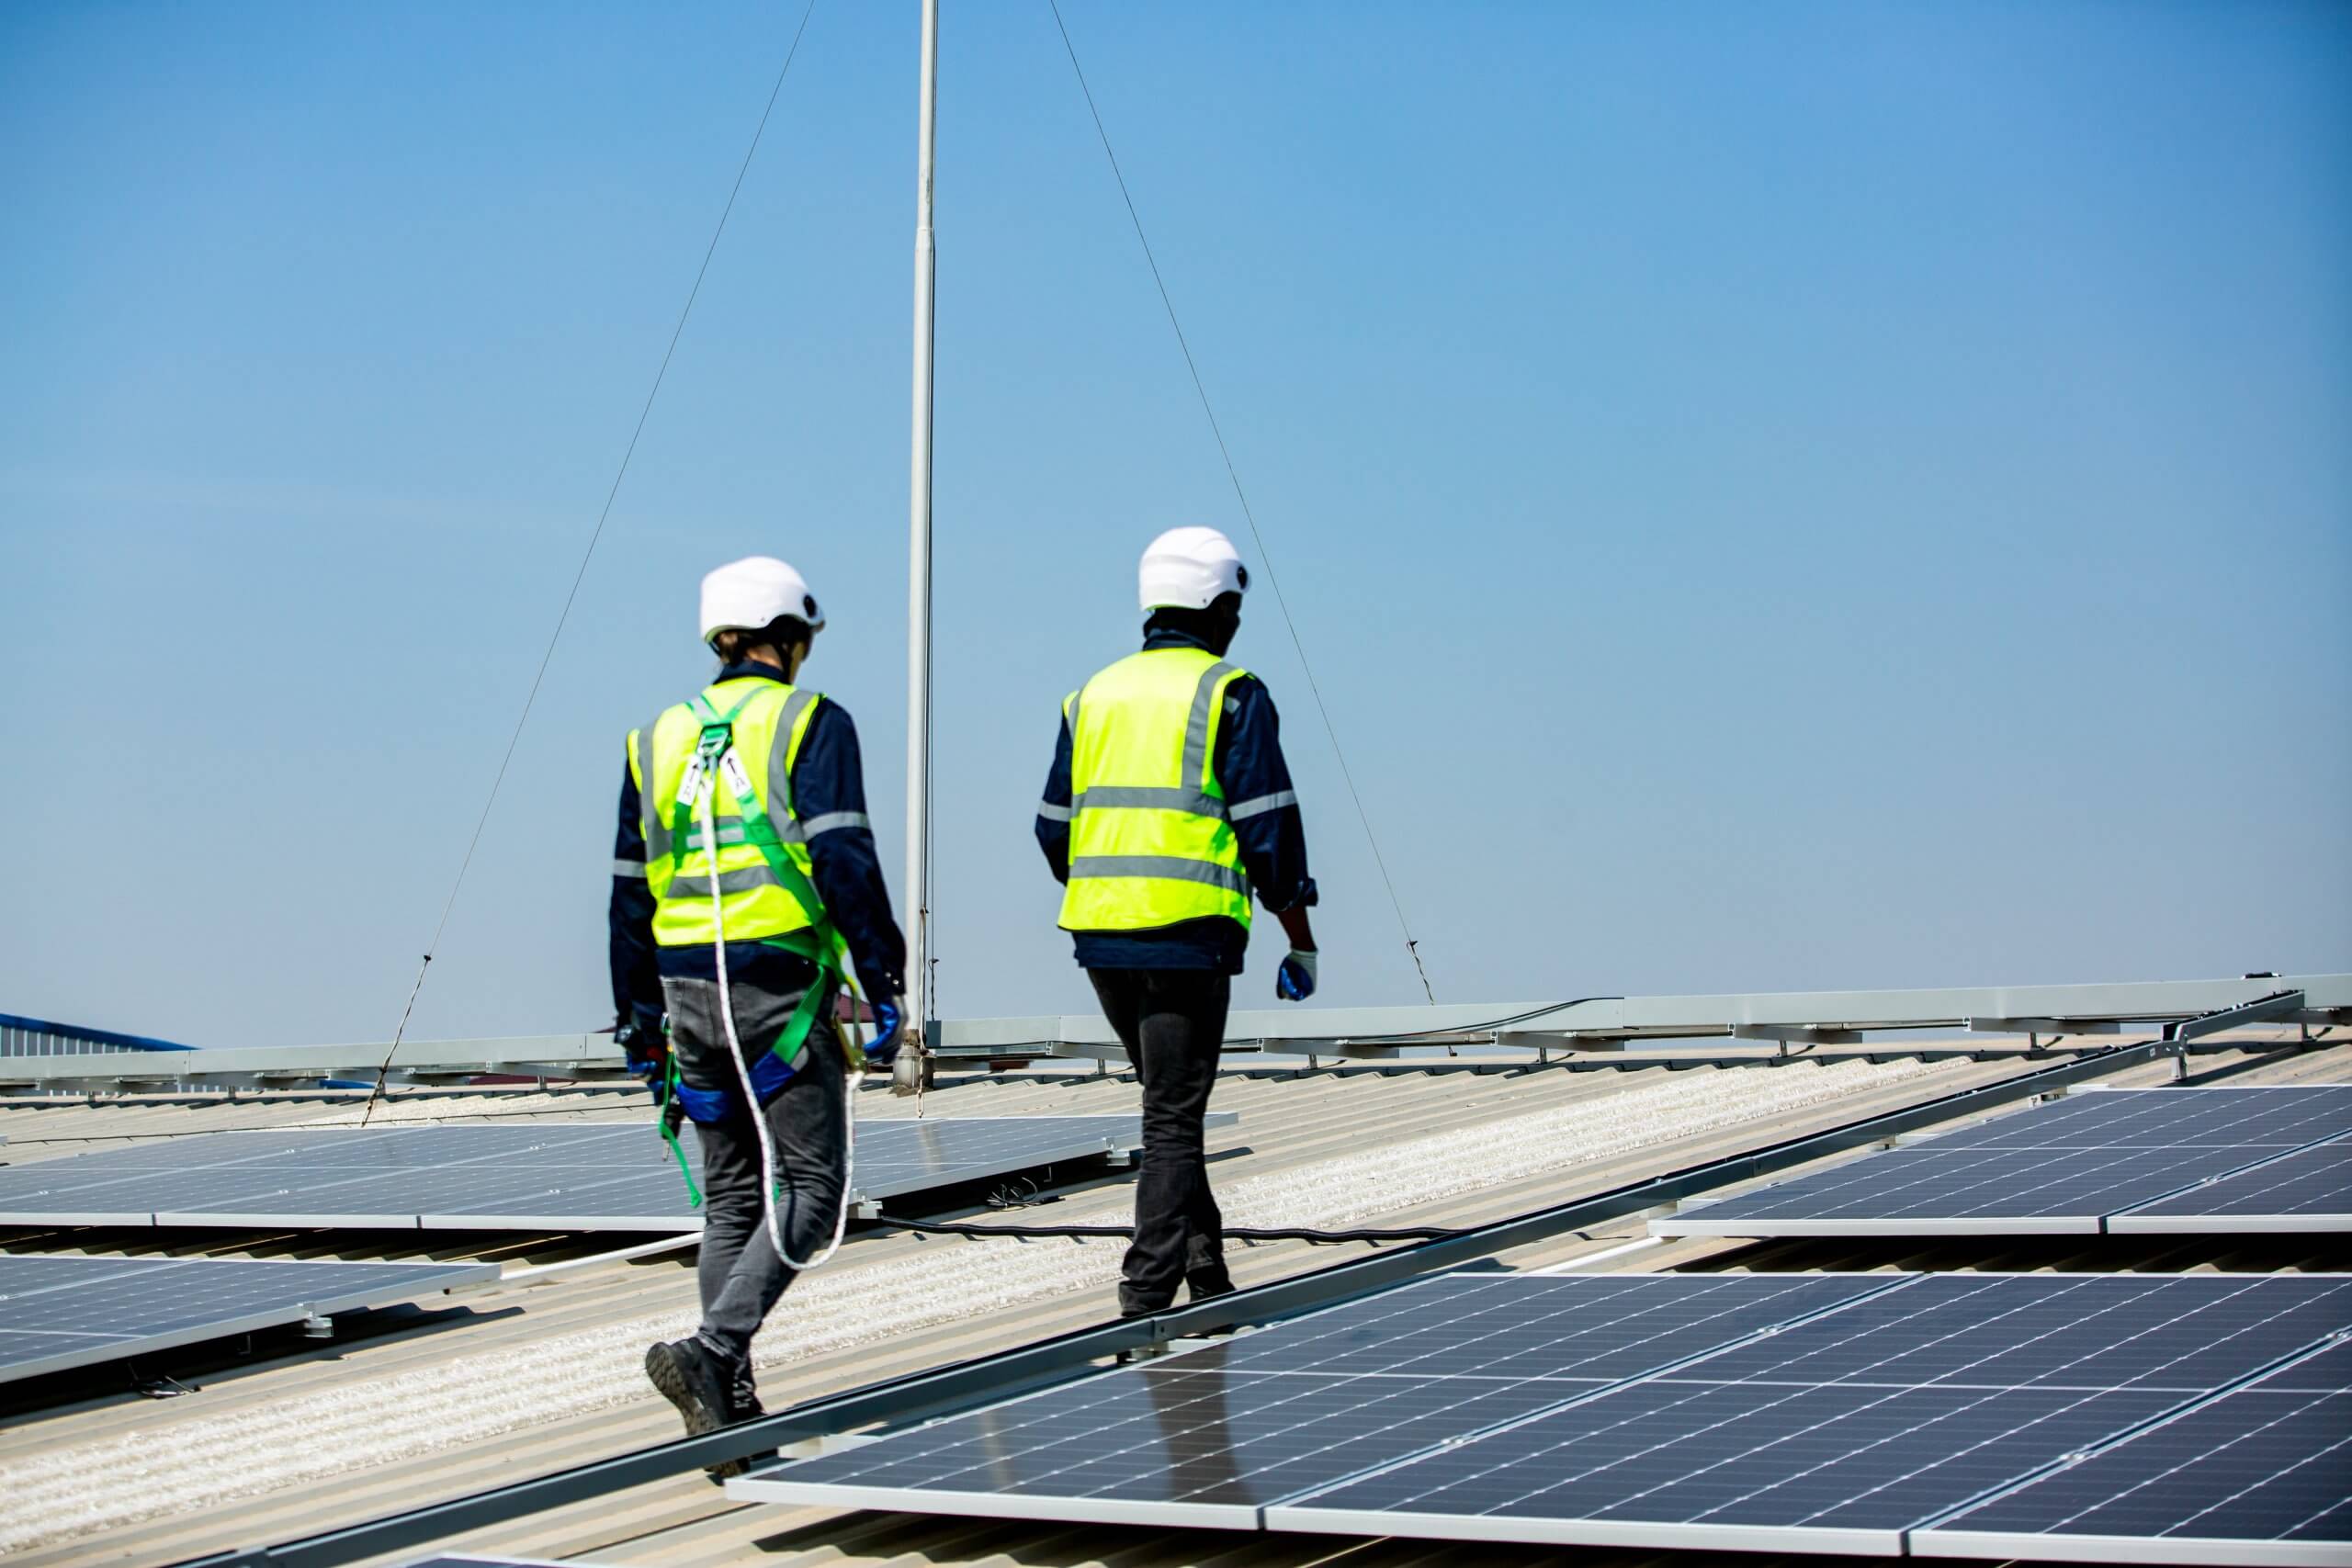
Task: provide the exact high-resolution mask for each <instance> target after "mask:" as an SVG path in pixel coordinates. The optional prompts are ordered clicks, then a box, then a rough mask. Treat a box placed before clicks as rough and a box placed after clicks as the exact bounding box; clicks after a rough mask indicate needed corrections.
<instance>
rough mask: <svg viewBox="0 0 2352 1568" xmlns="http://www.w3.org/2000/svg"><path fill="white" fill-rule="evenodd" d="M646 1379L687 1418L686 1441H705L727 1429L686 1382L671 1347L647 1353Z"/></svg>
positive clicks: (665, 1346)
mask: <svg viewBox="0 0 2352 1568" xmlns="http://www.w3.org/2000/svg"><path fill="white" fill-rule="evenodd" d="M645 1375H646V1378H647V1379H648V1380H649V1381H650V1382H651V1383H652V1384H653V1386H654V1387H655V1388H657V1389H659V1390H661V1392H662V1398H664V1399H666V1400H668V1401H669V1402H670V1403H671V1404H674V1405H676V1406H677V1407H678V1414H679V1415H680V1416H684V1417H685V1422H686V1436H687V1437H689V1438H699V1437H703V1436H706V1435H707V1434H708V1433H711V1432H716V1431H718V1429H719V1428H720V1427H724V1426H726V1425H727V1423H726V1422H724V1421H722V1420H720V1419H719V1417H718V1412H717V1411H715V1410H713V1409H712V1408H711V1407H710V1406H709V1405H708V1404H705V1403H704V1402H703V1400H702V1397H701V1395H699V1394H697V1393H695V1391H694V1386H693V1385H692V1384H691V1383H689V1382H686V1375H685V1372H684V1371H683V1370H682V1369H681V1368H680V1367H679V1365H678V1359H677V1357H676V1356H674V1355H673V1354H672V1353H671V1350H670V1347H669V1346H667V1345H656V1346H654V1347H652V1348H650V1349H649V1350H647V1351H646V1352H645Z"/></svg>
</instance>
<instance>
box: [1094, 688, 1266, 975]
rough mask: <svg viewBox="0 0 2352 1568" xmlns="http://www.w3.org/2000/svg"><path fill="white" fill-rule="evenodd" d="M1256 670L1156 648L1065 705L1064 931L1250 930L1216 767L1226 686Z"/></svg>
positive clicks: (1245, 880) (1246, 891)
mask: <svg viewBox="0 0 2352 1568" xmlns="http://www.w3.org/2000/svg"><path fill="white" fill-rule="evenodd" d="M1247 673H1249V671H1245V670H1243V669H1242V668H1241V667H1240V666H1239V665H1238V664H1228V663H1227V662H1226V661H1225V660H1221V659H1219V658H1218V657H1217V656H1216V654H1214V653H1211V652H1209V651H1208V650H1207V649H1203V648H1152V649H1144V650H1143V651H1142V652H1141V653H1136V654H1131V655H1129V656H1128V657H1127V658H1125V659H1122V660H1119V661H1118V662H1117V663H1116V664H1114V665H1112V666H1111V667H1110V668H1109V669H1107V670H1104V671H1102V672H1101V673H1100V674H1098V675H1096V676H1095V677H1094V678H1093V679H1092V680H1091V681H1089V682H1086V684H1085V685H1084V686H1082V687H1080V689H1079V690H1078V691H1076V692H1074V693H1072V694H1070V696H1069V700H1068V701H1067V702H1065V703H1064V704H1063V705H1062V716H1063V717H1064V718H1066V719H1067V720H1068V721H1069V734H1070V769H1069V773H1070V807H1069V811H1070V829H1069V886H1068V888H1067V890H1066V891H1065V892H1064V893H1063V896H1062V914H1061V925H1062V929H1063V930H1064V931H1149V930H1151V929H1153V928H1154V927H1158V926H1168V925H1173V924H1175V923H1176V922H1177V921H1179V920H1193V919H1201V918H1203V917H1204V916H1210V915H1225V916H1228V917H1230V918H1231V919H1237V920H1239V921H1240V922H1241V923H1242V925H1244V926H1245V927H1246V926H1248V925H1249V923H1250V878H1249V876H1248V874H1245V873H1244V872H1243V870H1242V868H1241V852H1240V847H1239V845H1238V843H1237V842H1236V841H1235V840H1234V836H1233V824H1232V821H1231V820H1230V818H1229V816H1228V813H1227V802H1226V798H1225V790H1224V788H1223V786H1222V785H1220V784H1218V783H1217V779H1216V768H1215V766H1214V759H1215V757H1216V738H1217V732H1218V728H1219V727H1220V726H1221V725H1222V724H1223V722H1224V719H1225V698H1226V689H1227V687H1228V686H1230V685H1232V684H1233V682H1234V681H1235V680H1236V679H1238V677H1240V676H1242V675H1245V674H1247Z"/></svg>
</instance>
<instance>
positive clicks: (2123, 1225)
mask: <svg viewBox="0 0 2352 1568" xmlns="http://www.w3.org/2000/svg"><path fill="white" fill-rule="evenodd" d="M2346 1138H2352V1086H2333V1085H2331V1086H2322V1087H2317V1088H2312V1087H2304V1086H2293V1087H2281V1088H2273V1089H2101V1090H2097V1091H2092V1092H2086V1093H2080V1094H2072V1095H2068V1096H2066V1097H2065V1098H2064V1099H2063V1100H2057V1101H2054V1102H2052V1103H2049V1104H2045V1105H2042V1106H2039V1107H2036V1108H2035V1109H2032V1110H2030V1111H2020V1112H2018V1113H2015V1114H2012V1115H2008V1116H2003V1117H1998V1118H1996V1119H1994V1120H1992V1121H1989V1122H1982V1123H1979V1124H1977V1125H1975V1126H1973V1127H1966V1128H1962V1129H1960V1130H1958V1131H1956V1132H1953V1133H1950V1134H1943V1135H1941V1136H1939V1137H1935V1138H1932V1139H1929V1140H1927V1141H1925V1142H1922V1143H1918V1144H1914V1145H1906V1146H1905V1147H1902V1148H1898V1149H1894V1150H1891V1151H1888V1152H1886V1153H1883V1154H1875V1155H1868V1156H1863V1157H1862V1158H1860V1159H1857V1160H1853V1161H1850V1162H1849V1163H1847V1164H1845V1165H1841V1166H1837V1167H1834V1168H1829V1169H1827V1170H1820V1171H1815V1172H1812V1173H1810V1174H1807V1175H1804V1176H1799V1177H1796V1178H1793V1179H1790V1180H1787V1181H1783V1182H1780V1183H1778V1184H1776V1185H1773V1186H1770V1187H1765V1188H1762V1189H1759V1190H1756V1191H1753V1192H1746V1193H1741V1194H1739V1195H1737V1196H1736V1197H1731V1198H1726V1199H1724V1200H1722V1201H1717V1202H1708V1203H1694V1204H1691V1205H1690V1206H1689V1207H1688V1208H1686V1209H1685V1210H1684V1211H1683V1212H1682V1213H1677V1214H1673V1215H1669V1216H1667V1217H1665V1218H1661V1219H1658V1220H1655V1221H1652V1222H1651V1224H1650V1229H1651V1232H1652V1234H1654V1235H1734V1236H1756V1235H1774V1236H1779V1235H2008V1234H2040V1233H2077V1234H2089V1233H2097V1232H2101V1231H2107V1230H2259V1229H2278V1230H2285V1229H2308V1230H2345V1229H2352V1162H2348V1161H2347V1155H2346V1152H2344V1151H2345V1150H2352V1144H2346V1145H2343V1146H2342V1149H2340V1150H2339V1152H2337V1153H2334V1154H2330V1153H2325V1152H2323V1151H2324V1150H2325V1149H2327V1148H2329V1147H2331V1146H2334V1145H2324V1144H2323V1145H2320V1146H2319V1147H2318V1148H2313V1147H2311V1146H2309V1145H2312V1144H2313V1142H2314V1140H2324V1139H2339V1140H2341V1139H2346ZM2273 1170H2276V1172H2277V1174H2276V1175H2267V1174H2266V1173H2267V1172H2271V1171H2273ZM2141 1214H2149V1215H2156V1216H2161V1217H2162V1221H2163V1223H2142V1222H2141V1221H2140V1220H2139V1219H2138V1218H2137V1216H2138V1215H2141Z"/></svg>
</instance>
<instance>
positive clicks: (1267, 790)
mask: <svg viewBox="0 0 2352 1568" xmlns="http://www.w3.org/2000/svg"><path fill="white" fill-rule="evenodd" d="M1211 761H1212V765H1213V766H1214V767H1215V768H1216V779H1217V783H1218V784H1220V785H1221V786H1222V787H1223V788H1224V790H1225V798H1226V803H1227V804H1226V814H1227V818H1229V819H1230V820H1231V821H1232V823H1233V836H1234V838H1235V839H1236V840H1238V844H1239V846H1240V850H1241V866H1242V869H1243V870H1244V871H1247V872H1248V873H1249V874H1250V886H1251V887H1252V888H1253V889H1254V890H1255V891H1256V893H1257V895H1258V902H1259V903H1260V904H1261V905H1263V906H1264V907H1265V908H1266V909H1267V910H1268V911H1269V912H1270V913H1276V914H1279V913H1280V912H1281V911H1283V910H1284V909H1288V908H1293V907H1294V906H1297V905H1307V906H1312V905H1313V904H1314V903H1315V901H1316V889H1315V878H1314V877H1312V876H1310V875H1308V874H1307V871H1306V820H1305V819H1304V818H1302V817H1301V816H1300V815H1299V809H1298V795H1297V792H1296V791H1295V790H1293V789H1292V788H1291V779H1290V764H1289V763H1288V762H1287V761H1284V760H1283V741H1282V720H1281V718H1280V716H1278V715H1277V714H1276V713H1275V712H1274V699H1273V695H1272V694H1271V693H1270V692H1268V691H1267V690H1266V687H1265V682H1261V681H1260V680H1259V679H1258V678H1257V677H1256V676H1254V675H1244V676H1241V677H1240V678H1238V679H1237V680H1236V681H1234V682H1232V683H1231V684H1230V685H1228V686H1227V687H1226V689H1225V716H1224V721H1223V722H1222V723H1221V724H1219V725H1218V726H1217V737H1216V756H1215V757H1214V758H1213V759H1212V760H1211Z"/></svg>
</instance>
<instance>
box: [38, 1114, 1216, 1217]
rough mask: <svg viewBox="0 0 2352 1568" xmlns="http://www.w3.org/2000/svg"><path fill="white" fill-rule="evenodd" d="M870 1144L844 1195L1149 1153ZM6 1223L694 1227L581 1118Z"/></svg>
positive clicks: (217, 1144)
mask: <svg viewBox="0 0 2352 1568" xmlns="http://www.w3.org/2000/svg"><path fill="white" fill-rule="evenodd" d="M1236 1121H1238V1117H1236V1116H1235V1115H1234V1114H1233V1113H1232V1112H1229V1111H1227V1112H1213V1113H1211V1115H1210V1116H1209V1118H1208V1124H1209V1125H1211V1126H1227V1125H1231V1124H1233V1123H1234V1122H1236ZM860 1132H861V1145H862V1146H861V1153H862V1156H863V1157H862V1158H861V1159H860V1161H859V1162H858V1168H860V1169H862V1170H864V1171H865V1173H866V1175H865V1179H863V1180H861V1179H857V1178H856V1176H855V1175H853V1178H852V1192H851V1197H852V1201H869V1202H878V1201H884V1200H887V1199H889V1198H894V1197H900V1196H904V1195H906V1194H908V1193H911V1192H920V1191H926V1190H933V1189H935V1188H939V1187H944V1186H953V1185H957V1184H959V1183H962V1182H964V1181H969V1180H983V1179H989V1178H992V1177H998V1176H1004V1175H1010V1174H1012V1172H1015V1171H1019V1170H1026V1169H1034V1168H1038V1167H1041V1166H1047V1165H1058V1164H1062V1163H1066V1162H1069V1161H1071V1160H1077V1159H1083V1158H1088V1157H1091V1156H1102V1155H1114V1156H1115V1155H1119V1154H1125V1153H1132V1152H1133V1151H1134V1150H1135V1149H1136V1148H1138V1147H1140V1145H1141V1143H1142V1125H1141V1118H1140V1117H1138V1116H1135V1115H1122V1116H1076V1117H1072V1116H1021V1117H1011V1116H1007V1117H958V1118H949V1119H944V1120H930V1121H919V1120H917V1119H914V1118H910V1117H889V1118H882V1119H876V1120H873V1121H869V1122H865V1123H864V1124H863V1125H862V1127H861V1129H860ZM684 1147H686V1148H687V1149H688V1150H689V1152H690V1154H691V1156H693V1159H694V1162H695V1164H696V1165H698V1164H699V1149H698V1148H697V1147H696V1146H695V1140H693V1139H691V1138H689V1139H687V1140H685V1141H684ZM85 1162H88V1163H85ZM51 1194H53V1197H49V1195H51ZM567 1195H569V1196H570V1197H571V1201H565V1199H566V1197H567ZM44 1197H49V1201H48V1202H47V1203H44V1202H42V1201H39V1200H41V1199H43V1198H44ZM109 1199H112V1200H113V1201H112V1203H109V1202H108V1200H109ZM0 1224H43V1225H62V1224H71V1225H108V1226H131V1227H162V1228H174V1227H190V1228H193V1227H205V1228H212V1227H231V1228H241V1227H251V1226H256V1225H272V1226H276V1225H283V1226H287V1227H289V1228H300V1229H319V1230H387V1229H389V1230H420V1229H421V1230H571V1231H628V1232H657V1233H658V1232H688V1231H695V1230H699V1229H700V1228H701V1227H702V1216H701V1215H700V1213H697V1212H696V1211H695V1209H693V1208H692V1207H691V1206H690V1205H689V1204H688V1202H687V1201H686V1194H685V1186H684V1182H683V1181H682V1180H680V1179H679V1176H678V1171H677V1168H676V1166H675V1164H674V1162H673V1161H672V1159H671V1158H670V1156H669V1154H668V1152H667V1151H666V1150H665V1149H664V1148H663V1147H662V1144H661V1142H660V1141H659V1140H658V1138H657V1137H656V1136H655V1135H654V1132H653V1128H652V1125H651V1124H650V1123H645V1122H560V1123H558V1122H533V1123H528V1124H525V1125H516V1126H483V1125H480V1124H463V1125H458V1124H438V1125H428V1126H404V1127H391V1128H378V1129H366V1130H362V1129H358V1128H344V1127H337V1128H293V1129H274V1130H267V1131H259V1132H236V1133H219V1134H204V1135H203V1136H201V1137H189V1138H180V1139H169V1140H159V1141H157V1142H156V1143H154V1144H152V1145H132V1146H131V1147H130V1148H128V1149H121V1150H107V1151H103V1152H101V1153H98V1154H90V1155H81V1156H71V1157H68V1158H65V1159H59V1160H50V1161H42V1162H40V1163H38V1164H35V1165H30V1166H23V1167H10V1168H0Z"/></svg>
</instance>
